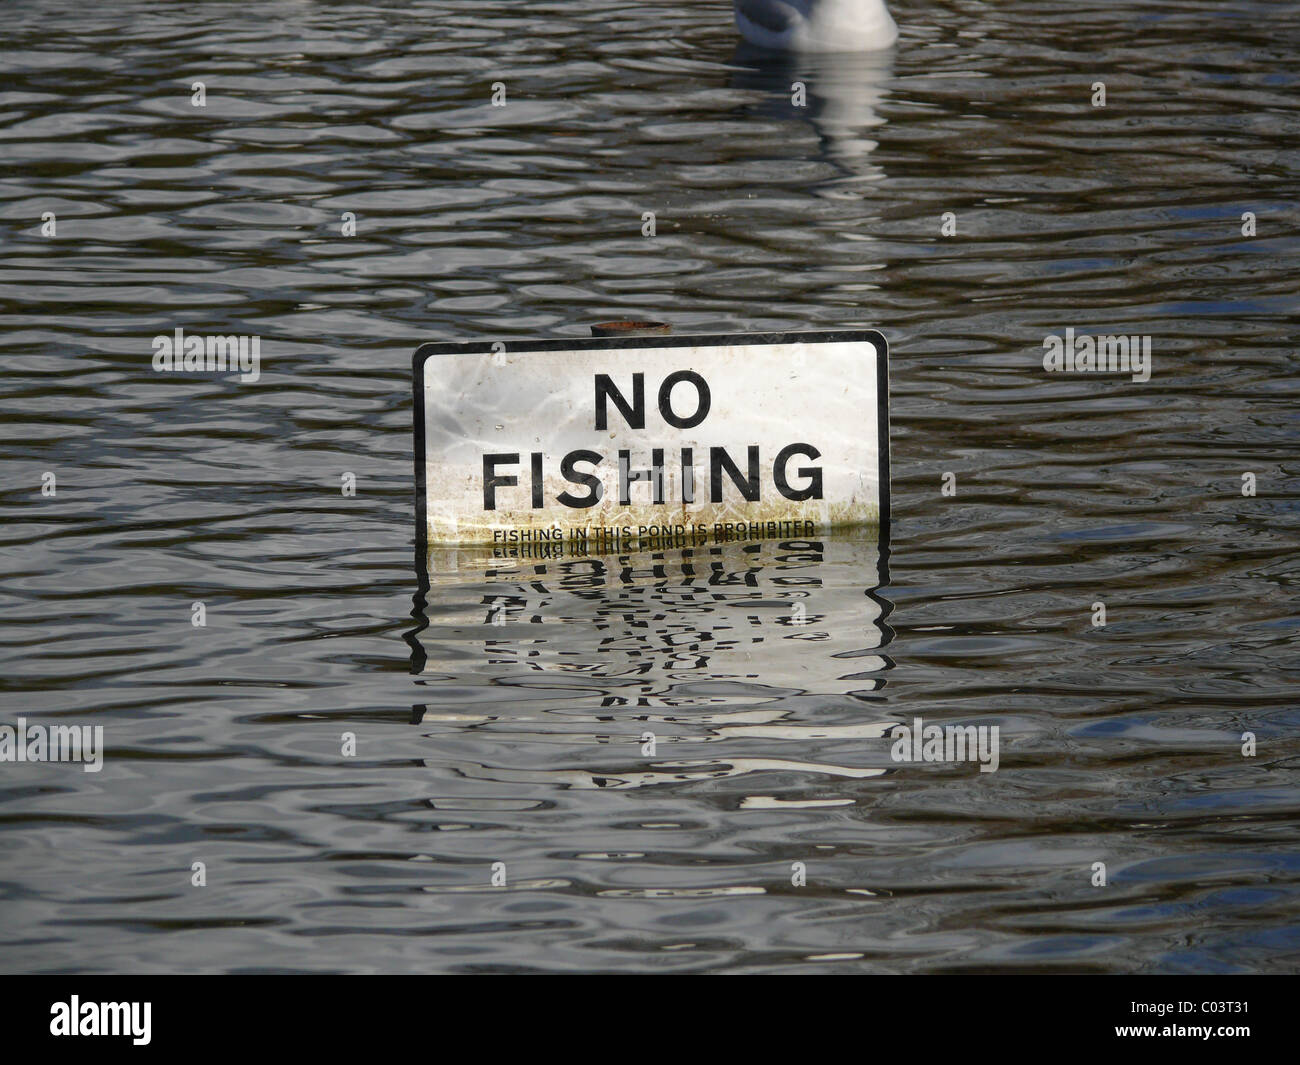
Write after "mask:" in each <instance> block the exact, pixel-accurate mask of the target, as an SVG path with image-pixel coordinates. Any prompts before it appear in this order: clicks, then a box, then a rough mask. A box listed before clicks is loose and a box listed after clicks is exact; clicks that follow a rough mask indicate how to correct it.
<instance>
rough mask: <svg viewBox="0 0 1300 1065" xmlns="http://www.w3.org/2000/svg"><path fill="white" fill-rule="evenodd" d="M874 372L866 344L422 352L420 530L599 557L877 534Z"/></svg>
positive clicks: (879, 458) (823, 336)
mask: <svg viewBox="0 0 1300 1065" xmlns="http://www.w3.org/2000/svg"><path fill="white" fill-rule="evenodd" d="M886 358H887V353H886V347H885V340H884V337H882V336H881V335H880V334H879V333H877V332H875V331H872V330H864V331H853V332H832V333H785V334H775V333H771V334H737V335H730V336H676V337H674V336H628V337H620V338H614V339H610V338H599V339H591V340H546V341H533V342H526V343H519V344H510V345H507V344H503V343H501V342H499V341H498V342H496V343H471V344H425V345H423V346H422V347H420V348H419V350H417V351H416V353H415V357H414V369H415V461H416V483H417V492H418V494H419V500H420V531H421V533H422V534H423V535H424V537H425V541H426V543H427V544H438V543H475V542H481V543H493V544H537V543H555V542H556V541H559V542H563V543H567V544H570V545H574V546H578V545H580V546H581V547H582V548H584V549H586V550H592V551H600V550H614V549H617V548H619V547H621V546H622V545H623V544H626V543H635V542H637V541H640V540H644V539H647V538H655V537H665V536H683V535H691V536H697V537H698V536H713V535H718V536H726V537H729V538H730V537H735V536H737V535H740V536H749V537H752V538H777V537H780V538H789V537H810V536H819V535H821V534H822V533H824V532H825V531H827V530H829V529H832V528H840V527H850V526H874V525H877V524H879V523H880V522H881V521H882V519H884V518H887V515H888V506H889V414H888V377H887V369H886Z"/></svg>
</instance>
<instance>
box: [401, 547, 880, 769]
mask: <svg viewBox="0 0 1300 1065" xmlns="http://www.w3.org/2000/svg"><path fill="white" fill-rule="evenodd" d="M688 545H689V546H688ZM564 546H565V545H563V544H559V545H549V544H548V545H530V546H524V547H522V548H507V547H495V548H493V547H482V548H477V549H475V548H465V547H459V548H455V549H446V550H441V549H437V548H435V549H431V550H430V551H429V555H428V578H429V588H428V592H427V595H428V605H427V606H425V607H423V608H422V606H421V603H422V598H423V597H417V601H416V602H417V608H416V616H417V618H418V619H419V620H420V622H421V624H420V626H419V628H418V629H417V630H416V631H415V632H414V633H413V639H412V647H413V649H414V651H415V654H414V656H413V661H414V668H415V671H416V672H417V673H419V674H420V675H421V676H422V678H423V682H424V683H427V684H431V685H442V684H452V685H461V684H464V685H490V686H492V688H493V689H494V690H495V691H496V699H497V700H499V701H500V702H501V703H502V707H503V712H504V713H507V714H508V713H510V712H511V706H512V704H511V699H512V698H514V697H516V696H517V693H518V690H519V689H525V690H527V692H528V696H529V699H530V701H529V703H528V707H529V709H530V710H532V711H545V712H560V713H562V714H563V715H564V718H565V720H566V721H569V722H575V721H584V722H588V723H595V722H598V721H606V720H618V721H622V722H640V723H641V724H642V725H643V726H644V728H645V729H647V730H649V731H648V732H645V733H644V734H643V735H641V736H633V737H632V739H633V740H634V741H635V742H633V743H629V744H626V745H625V747H624V750H623V751H622V752H621V753H618V752H614V751H611V752H610V753H611V756H617V758H618V764H617V765H612V766H610V767H607V768H604V769H600V770H590V771H582V772H573V771H569V770H566V771H559V772H545V771H541V772H535V773H532V774H529V777H528V778H529V779H534V780H545V781H549V782H552V783H555V784H560V785H563V786H567V787H579V788H581V787H601V788H627V787H637V786H640V785H645V784H658V783H668V782H672V781H683V780H692V779H703V778H715V777H725V776H736V775H741V774H745V773H751V772H760V771H764V770H787V771H790V772H804V773H812V774H827V773H829V774H832V775H838V776H846V777H867V776H876V775H879V774H880V773H882V772H883V770H881V769H872V768H865V767H862V766H857V767H855V766H836V765H825V764H821V763H817V762H815V761H809V762H805V761H803V760H801V759H800V758H797V757H786V758H781V759H772V758H730V759H727V760H726V761H725V762H722V761H719V760H717V759H705V760H700V759H690V758H688V759H685V760H682V759H674V760H672V761H671V762H670V763H664V762H657V761H656V757H655V756H654V755H653V754H652V755H650V756H649V757H646V758H644V759H642V761H641V764H640V765H638V766H636V767H635V768H629V763H631V762H634V761H635V758H634V757H633V756H634V755H635V752H636V749H637V746H638V745H640V746H642V747H645V751H643V754H644V753H646V752H648V751H650V750H657V742H656V743H655V744H654V745H653V746H647V744H650V741H651V740H652V739H653V740H656V741H657V735H656V734H655V733H654V732H653V727H657V726H655V723H656V722H661V723H666V724H673V723H683V724H686V725H687V726H688V727H692V728H695V727H700V728H703V729H704V730H705V731H704V734H703V735H702V736H696V737H693V738H691V739H689V740H687V741H686V742H694V741H699V740H702V741H704V742H718V741H726V740H741V739H745V738H766V739H780V740H784V741H789V743H790V748H789V749H790V751H791V752H792V753H794V752H797V751H798V749H799V741H801V740H826V739H828V738H834V739H837V740H845V741H847V740H854V739H857V740H871V739H880V738H881V737H883V736H884V735H886V733H887V732H888V730H889V729H890V728H892V727H893V724H894V723H893V722H890V721H879V720H876V718H875V717H874V716H872V710H871V704H872V703H873V701H874V700H873V697H872V696H873V693H875V692H877V691H878V690H879V689H880V688H881V687H882V686H883V684H884V680H883V677H882V676H881V673H882V671H883V670H884V669H885V668H886V666H887V665H888V662H887V659H886V658H885V657H884V656H883V655H882V654H881V653H880V648H881V646H882V644H883V643H885V642H886V635H887V632H888V630H887V627H886V626H885V624H884V622H883V617H884V614H885V612H886V609H887V606H888V604H887V603H885V602H884V601H882V600H880V599H879V598H878V597H877V594H876V587H877V586H878V584H879V583H880V581H881V575H880V572H879V566H880V556H879V552H878V550H877V547H876V544H875V543H874V542H870V541H865V540H849V539H818V540H772V541H753V542H740V543H738V542H725V543H722V542H713V541H711V540H709V539H707V538H700V539H699V540H695V539H694V538H692V537H685V536H683V537H677V538H675V539H672V540H669V541H667V542H664V543H662V544H653V543H652V544H646V545H644V546H642V547H641V548H640V549H638V550H635V551H629V552H627V553H624V554H610V555H593V556H579V557H565V555H564V551H563V549H564ZM530 556H531V557H530ZM501 689H504V690H501ZM818 693H835V694H843V695H846V696H850V697H853V698H857V699H860V700H861V701H862V702H863V703H864V705H863V706H862V707H861V713H862V715H863V720H862V721H861V722H859V723H852V724H845V725H828V724H825V723H823V724H818V723H816V722H810V721H805V722H802V723H801V722H800V721H799V720H798V716H799V715H797V714H796V712H795V709H794V707H795V706H796V705H797V700H798V698H799V697H805V696H809V695H813V694H818ZM539 695H540V696H541V698H540V699H539V698H538V696H539ZM738 707H744V710H743V712H736V708H738ZM717 708H722V712H720V713H718V712H711V711H714V710H716V709H717ZM726 708H731V709H730V710H728V709H726ZM428 717H429V710H428V707H427V706H417V707H416V713H415V717H414V720H415V722H416V723H417V724H418V723H420V722H422V721H424V720H426V719H427V718H428ZM457 720H458V721H461V722H465V721H466V720H467V718H465V717H464V716H463V715H458V716H457ZM478 720H480V721H486V720H488V717H487V716H486V715H485V716H483V717H481V718H479V719H478ZM681 742H682V741H681V738H680V737H679V738H678V745H680V743H681ZM880 752H883V747H881V748H880ZM880 752H877V753H880ZM476 775H477V776H480V777H483V778H487V779H492V773H491V771H490V770H489V769H488V768H487V767H476ZM516 779H517V777H516Z"/></svg>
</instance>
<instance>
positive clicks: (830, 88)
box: [731, 43, 894, 197]
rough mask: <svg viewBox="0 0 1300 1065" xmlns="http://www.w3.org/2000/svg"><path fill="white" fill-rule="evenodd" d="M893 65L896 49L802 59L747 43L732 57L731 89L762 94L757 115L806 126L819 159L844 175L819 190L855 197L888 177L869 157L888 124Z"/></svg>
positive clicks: (821, 184) (822, 183) (820, 185)
mask: <svg viewBox="0 0 1300 1065" xmlns="http://www.w3.org/2000/svg"><path fill="white" fill-rule="evenodd" d="M893 60H894V52H893V50H892V49H885V50H884V51H880V52H866V53H861V54H856V55H855V54H853V53H837V52H828V53H824V54H818V55H803V56H801V55H788V54H785V53H780V52H775V53H774V52H767V51H764V50H762V49H760V48H755V47H753V46H752V45H749V44H744V43H742V44H741V45H740V46H739V47H738V48H737V49H736V52H735V54H734V55H733V57H732V63H733V64H734V65H735V67H736V72H735V74H733V75H732V79H731V84H732V85H733V86H734V87H735V88H738V89H749V90H758V91H760V92H762V93H763V96H762V98H761V101H760V102H759V103H758V104H757V106H756V108H755V110H756V113H758V114H762V115H766V116H772V117H777V118H781V119H786V120H795V121H802V122H807V123H808V124H809V125H810V126H811V127H812V128H813V130H814V131H815V132H816V134H817V137H818V140H819V142H820V148H819V154H820V155H821V156H822V157H823V158H824V159H826V160H827V161H828V162H830V163H832V164H833V165H834V166H835V167H836V169H837V171H838V172H839V175H840V176H839V177H838V178H835V179H823V180H821V181H819V182H817V184H816V186H815V187H814V188H815V189H820V190H821V191H822V192H823V194H825V195H828V196H837V197H845V196H850V197H851V196H853V195H855V193H854V190H853V188H852V182H853V181H854V180H859V181H875V180H879V179H880V178H882V177H884V171H883V169H881V167H880V166H879V165H877V164H875V163H873V162H872V161H871V159H870V158H869V156H870V154H871V152H872V151H873V150H874V149H875V148H876V147H877V143H876V141H874V140H872V139H871V135H872V133H873V131H874V129H875V127H877V126H879V125H881V124H883V123H884V121H885V119H884V117H883V116H882V115H881V114H880V108H881V103H882V101H883V99H884V97H885V93H886V92H887V90H888V85H889V81H890V78H891V77H892V76H893V68H894V62H893ZM846 186H847V187H846ZM857 195H860V193H857Z"/></svg>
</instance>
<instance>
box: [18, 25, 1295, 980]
mask: <svg viewBox="0 0 1300 1065" xmlns="http://www.w3.org/2000/svg"><path fill="white" fill-rule="evenodd" d="M892 8H893V10H894V13H895V16H896V18H897V20H898V22H899V25H900V28H901V34H902V35H901V38H900V41H899V44H898V46H897V47H896V48H895V49H892V50H891V51H890V52H888V53H886V54H885V55H883V56H877V57H874V58H871V59H854V58H848V59H845V58H824V59H820V60H801V61H774V60H772V59H770V58H762V57H757V56H754V55H751V54H747V53H746V52H744V51H743V50H738V48H737V38H736V36H735V33H734V31H733V29H732V26H731V20H730V10H729V5H728V4H726V3H724V2H722V0H716V2H714V0H710V2H692V3H668V2H664V3H647V4H641V3H638V4H631V3H620V2H614V0H583V2H571V3H560V2H555V3H550V4H545V3H529V4H520V3H499V2H498V3H491V2H474V3H469V2H457V3H451V2H446V3H410V4H408V3H388V4H382V3H375V4H364V5H363V4H353V3H328V2H321V3H297V2H272V3H264V4H257V5H250V4H234V3H230V4H227V3H210V4H192V3H145V2H142V0H135V2H131V0H126V2H115V3H112V4H97V5H91V4H85V3H70V2H69V3H64V2H56V0H49V2H35V0H29V2H21V0H20V2H14V3H11V4H8V5H6V7H5V12H4V26H3V30H0V33H2V34H3V38H4V41H3V49H2V53H0V54H2V58H0V239H2V240H3V257H2V260H0V353H2V354H3V360H4V376H3V384H2V385H0V410H2V411H3V422H2V426H3V427H2V429H0V459H2V462H3V480H2V482H0V485H2V493H3V494H2V495H0V519H3V525H2V526H0V544H2V546H0V554H2V558H3V573H4V582H3V590H2V593H0V654H2V656H3V667H2V669H0V673H2V679H0V684H2V685H3V714H2V715H0V723H5V724H9V725H13V724H14V723H15V722H16V719H17V718H19V717H23V718H25V719H26V720H27V721H28V722H38V723H42V724H45V725H52V724H59V723H62V724H77V725H96V724H99V725H103V727H104V737H105V739H104V742H105V746H106V748H107V753H106V756H105V759H104V764H103V768H102V771H100V772H98V773H84V772H82V769H81V767H79V766H76V765H71V764H49V763H46V764H32V763H21V764H19V763H0V967H3V968H4V969H5V970H9V971H14V970H18V971H41V972H60V971H82V970H84V971H97V972H98V971H115V970H125V971H131V972H140V971H152V972H159V971H202V972H234V971H265V970H286V969H287V970H313V971H316V970H319V971H326V970H339V969H342V970H348V971H357V972H370V971H398V972H407V971H455V972H474V971H500V970H523V971H552V972H554V971H565V970H602V971H613V970H625V971H654V972H689V971H726V972H753V971H768V972H771V971H877V972H944V971H970V970H1002V971H1029V970H1034V971H1053V970H1069V971H1161V972H1184V971H1198V972H1200V971H1211V972H1278V971H1295V970H1296V969H1297V968H1300V846H1298V844H1300V776H1298V773H1297V769H1298V765H1297V752H1298V750H1300V748H1298V746H1297V733H1298V732H1300V709H1298V708H1297V702H1296V680H1297V655H1296V643H1295V641H1296V630H1297V624H1298V623H1300V610H1298V609H1297V595H1296V579H1297V539H1298V537H1297V534H1298V533H1300V476H1298V474H1300V461H1298V460H1300V454H1298V451H1300V365H1298V364H1297V355H1296V349H1295V338H1296V335H1297V329H1296V327H1297V322H1298V320H1300V275H1298V273H1297V269H1296V262H1297V253H1298V252H1300V223H1298V222H1297V217H1298V216H1297V210H1298V208H1297V192H1298V191H1300V181H1298V180H1297V177H1298V174H1297V170H1298V165H1300V147H1298V146H1300V135H1298V134H1300V68H1298V67H1297V64H1296V54H1297V49H1298V47H1300V9H1298V8H1296V7H1295V6H1294V5H1292V4H1288V3H1249V2H1235V0H1234V2H1229V3H1223V2H1220V0H1214V2H1210V0H1204V2H1196V0H1185V2H1179V3H1162V2H1154V0H1138V2H1134V3H1123V4H1121V3H1112V2H1109V0H1104V2H1103V0H1092V2H1088V0H1084V2H1079V0H1061V2H1051V0H1043V2H1022V3H1015V4H999V5H994V4H989V3H980V2H975V0H938V2H933V0H931V2H926V3H921V2H920V0H897V2H895V3H893V4H892ZM198 81H201V82H203V83H204V86H205V92H206V100H205V103H206V106H204V107H196V106H194V104H193V103H192V92H193V89H192V86H193V84H194V83H195V82H198ZM796 81H797V82H802V83H803V85H804V86H805V89H806V93H807V100H806V106H803V107H798V106H795V105H794V103H793V102H792V88H791V87H792V84H793V83H794V82H796ZM1098 81H1101V82H1104V83H1105V92H1106V103H1105V106H1104V107H1100V106H1093V97H1094V93H1095V90H1094V83H1096V82H1098ZM495 82H500V83H503V84H504V86H505V90H506V93H507V104H506V106H504V107H493V106H492V105H491V102H490V97H491V93H492V85H493V83H495ZM647 211H649V212H654V214H655V216H656V226H657V235H656V236H655V237H653V238H645V237H643V236H642V234H641V227H642V216H643V214H644V213H645V212H647ZM46 212H53V214H54V216H55V233H54V235H52V236H46V235H43V233H42V225H43V223H42V216H43V215H44V214H45V213H46ZM345 212H351V213H352V214H353V215H355V220H356V221H355V225H356V234H355V236H351V237H345V236H343V235H342V232H341V227H342V224H343V216H344V213H345ZM946 212H951V213H952V215H953V219H952V220H951V221H952V222H953V223H954V224H955V227H956V233H955V235H953V236H944V235H943V234H942V233H941V228H940V227H941V224H942V218H943V216H944V214H945V213H946ZM1247 212H1249V213H1251V214H1252V215H1253V216H1254V218H1255V227H1256V229H1255V233H1254V235H1253V236H1248V235H1244V234H1243V226H1246V228H1249V226H1248V225H1247V223H1244V222H1243V215H1244V214H1246V213H1247ZM646 314H648V315H651V316H654V317H660V318H664V319H666V320H668V321H670V322H671V323H672V325H673V327H674V329H675V331H676V332H678V333H691V332H730V331H753V330H777V329H811V328H833V327H841V326H842V327H849V326H854V327H860V326H869V327H874V328H879V329H880V330H882V331H883V332H884V334H885V335H886V336H887V337H888V338H889V341H890V345H891V376H892V385H893V503H894V511H893V520H892V522H891V524H890V529H889V545H888V548H887V550H881V546H880V545H879V544H877V543H872V542H869V541H863V540H847V539H826V540H818V541H815V542H780V543H766V544H754V545H743V544H740V545H724V546H723V547H721V548H720V549H719V551H718V553H717V554H713V555H701V556H699V557H697V558H696V559H695V560H694V562H695V563H697V566H696V569H695V570H694V571H693V574H692V575H689V576H688V575H685V574H683V559H682V557H681V552H680V551H679V552H677V553H676V554H675V555H674V553H673V552H666V554H665V557H664V558H663V559H659V560H647V559H645V558H637V559H629V560H628V561H627V562H626V563H623V562H620V561H619V560H617V559H613V560H606V562H605V563H604V564H603V568H597V567H596V566H595V565H594V564H584V565H585V566H586V568H585V569H584V568H581V567H578V566H577V564H576V563H572V564H570V563H566V564H559V563H557V562H555V561H554V560H520V561H518V562H513V563H506V564H502V563H501V562H500V561H497V562H492V561H491V560H485V559H484V558H483V557H481V555H478V554H475V553H474V552H472V551H461V552H455V553H443V554H441V555H439V556H438V557H436V558H435V559H434V563H435V566H434V568H435V573H434V575H433V579H432V582H431V585H430V587H429V590H428V593H427V596H426V595H424V594H423V593H422V592H421V587H420V582H419V580H418V579H417V563H416V559H415V557H414V503H413V500H414V493H413V476H412V455H411V421H412V411H411V400H410V355H411V352H412V350H413V349H414V348H415V346H416V345H417V344H418V343H420V342H423V341H432V340H447V339H453V338H488V339H494V338H500V339H504V340H510V339H512V338H525V337H548V336H574V337H577V336H583V335H586V333H587V330H586V325H587V324H588V323H591V322H595V321H601V320H605V319H610V318H617V317H625V316H628V315H646ZM176 327H182V328H184V329H185V330H187V331H189V332H192V333H199V334H246V335H252V336H259V337H261V376H260V380H259V381H257V382H256V383H247V384H241V383H239V382H238V381H237V380H236V379H233V378H231V377H230V376H228V375H181V374H162V373H155V372H154V371H153V369H152V366H151V355H152V349H151V338H152V337H154V336H155V335H157V334H167V333H171V331H172V330H174V329H175V328H176ZM1067 328H1072V329H1075V330H1077V331H1078V332H1079V333H1111V334H1121V333H1122V334H1125V335H1138V336H1149V337H1150V338H1151V343H1152V351H1153V356H1152V373H1151V376H1150V380H1149V381H1146V382H1138V381H1133V380H1132V379H1131V378H1130V377H1128V376H1114V375H1111V376H1099V375H1096V374H1091V375H1090V374H1067V373H1059V374H1053V373H1048V372H1045V370H1044V368H1043V363H1042V360H1043V350H1044V349H1043V343H1044V338H1045V337H1046V336H1048V335H1049V334H1052V335H1059V334H1063V333H1064V331H1065V330H1066V329H1067ZM47 473H52V474H54V476H55V492H56V494H55V495H53V496H50V495H43V494H42V483H43V480H47V479H46V478H45V474H47ZM345 473H351V474H354V475H355V478H356V495H355V496H345V495H344V494H343V493H342V491H341V480H342V478H343V475H344V474H345ZM946 473H951V474H954V475H955V478H952V479H949V482H950V483H955V495H953V494H948V495H945V494H944V493H943V491H942V487H943V483H944V474H946ZM1245 473H1251V474H1253V475H1254V478H1255V484H1256V494H1255V495H1253V496H1249V495H1243V474H1245ZM655 565H659V566H660V569H661V572H659V573H656V572H655V569H654V567H655ZM566 567H567V568H566ZM625 570H626V571H627V572H626V573H625V572H624V571H625ZM792 588H793V589H797V590H800V591H803V592H807V597H806V600H805V601H806V603H807V604H808V605H807V609H808V612H809V613H808V620H809V624H808V625H806V626H801V627H798V628H795V627H791V626H788V625H785V624H784V623H783V615H782V613H781V612H782V611H783V610H786V609H787V607H788V604H789V602H790V601H791V600H790V599H789V598H787V597H786V595H787V593H788V592H789V591H790V589H792ZM1098 602H1101V603H1104V604H1105V609H1106V624H1105V625H1104V626H1095V625H1093V623H1092V621H1093V616H1094V606H1093V604H1094V603H1098ZM195 603H202V604H203V609H204V611H205V614H206V625H204V626H202V627H198V626H196V625H194V624H193V615H194V611H195V608H194V604H195ZM426 604H427V605H426ZM502 604H505V605H507V606H508V607H509V610H508V613H507V619H506V622H505V624H502V625H498V626H495V627H494V626H492V624H491V620H492V618H493V607H494V605H497V606H499V605H502ZM917 717H920V718H922V719H924V720H926V721H930V722H937V723H942V724H974V725H985V726H994V725H996V726H997V727H998V728H999V730H1000V736H1001V751H1000V766H999V768H998V771H997V772H992V773H980V772H978V770H977V769H976V768H975V766H973V765H971V764H961V765H954V764H900V763H896V762H894V761H893V760H892V759H891V755H890V751H891V738H890V735H891V730H892V729H893V728H894V727H895V726H896V725H899V724H902V723H907V722H911V721H913V720H914V719H915V718H917ZM345 732H348V733H353V734H354V735H355V736H356V742H357V751H356V755H355V756H354V757H344V756H342V754H341V737H342V735H343V733H345ZM647 732H650V733H653V734H654V736H655V751H654V754H653V755H647V754H643V753H642V746H643V743H644V741H643V736H644V734H645V733H647ZM1245 733H1251V734H1253V735H1254V737H1255V743H1256V753H1255V754H1254V755H1253V756H1250V757H1247V756H1243V753H1242V748H1243V742H1244V741H1243V734H1245ZM194 862H203V863H204V864H205V868H206V877H207V883H206V886H204V887H195V886H192V884H191V877H192V875H193V874H192V872H191V869H192V865H193V863H194ZM497 862H502V863H504V868H505V871H506V885H505V886H504V887H497V886H493V885H492V883H491V877H492V867H493V864H494V863H497ZM1098 862H1101V863H1105V866H1106V877H1107V881H1106V885H1105V886H1104V887H1102V886H1094V883H1093V880H1094V872H1093V869H1094V864H1095V863H1098ZM794 863H803V868H804V869H805V871H806V872H805V875H806V884H805V885H803V886H796V884H795V883H793V882H792V880H793V879H794V878H795V877H794V872H793V870H794Z"/></svg>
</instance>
